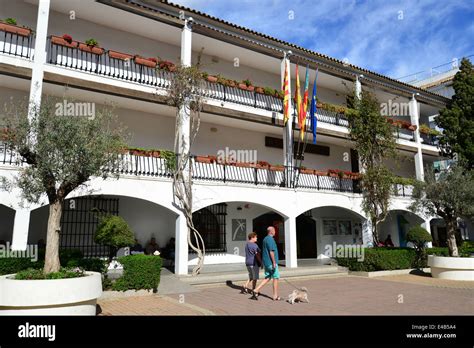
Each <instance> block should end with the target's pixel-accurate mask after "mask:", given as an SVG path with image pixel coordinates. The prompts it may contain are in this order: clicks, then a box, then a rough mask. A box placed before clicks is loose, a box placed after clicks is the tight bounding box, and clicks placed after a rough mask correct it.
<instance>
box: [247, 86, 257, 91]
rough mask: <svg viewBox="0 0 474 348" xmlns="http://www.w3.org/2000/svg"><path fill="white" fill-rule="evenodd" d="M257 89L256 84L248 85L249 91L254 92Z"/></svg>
mask: <svg viewBox="0 0 474 348" xmlns="http://www.w3.org/2000/svg"><path fill="white" fill-rule="evenodd" d="M254 89H255V87H254V86H247V91H250V92H253V91H254Z"/></svg>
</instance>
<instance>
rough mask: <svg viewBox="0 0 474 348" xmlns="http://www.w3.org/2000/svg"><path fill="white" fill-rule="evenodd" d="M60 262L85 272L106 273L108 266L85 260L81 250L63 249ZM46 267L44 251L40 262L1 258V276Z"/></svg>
mask: <svg viewBox="0 0 474 348" xmlns="http://www.w3.org/2000/svg"><path fill="white" fill-rule="evenodd" d="M59 261H60V263H61V266H62V267H67V268H72V267H80V268H82V269H84V270H85V271H92V272H100V273H105V272H106V270H107V267H106V266H107V265H106V262H105V261H104V260H101V259H98V258H91V259H85V258H84V256H83V254H82V252H81V251H80V250H79V249H62V250H60V251H59ZM43 267H44V250H41V251H39V252H38V261H36V262H34V261H31V259H30V258H18V257H7V258H0V275H5V274H13V273H18V272H20V271H23V270H26V269H29V268H30V269H42V268H43Z"/></svg>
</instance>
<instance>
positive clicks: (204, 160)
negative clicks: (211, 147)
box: [196, 156, 212, 163]
mask: <svg viewBox="0 0 474 348" xmlns="http://www.w3.org/2000/svg"><path fill="white" fill-rule="evenodd" d="M196 162H199V163H212V161H211V159H210V158H209V157H206V156H196Z"/></svg>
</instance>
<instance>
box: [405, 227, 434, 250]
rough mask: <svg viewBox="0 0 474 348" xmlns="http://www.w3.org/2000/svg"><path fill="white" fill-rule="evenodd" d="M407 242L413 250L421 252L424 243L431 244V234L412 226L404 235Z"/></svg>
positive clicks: (421, 228)
mask: <svg viewBox="0 0 474 348" xmlns="http://www.w3.org/2000/svg"><path fill="white" fill-rule="evenodd" d="M406 239H407V241H408V242H411V243H413V245H414V246H415V249H417V250H423V249H424V247H425V245H426V243H428V242H432V241H433V239H432V238H431V234H430V233H429V232H428V231H427V230H425V229H424V228H423V227H421V226H413V227H412V228H410V230H409V231H408V233H407V235H406Z"/></svg>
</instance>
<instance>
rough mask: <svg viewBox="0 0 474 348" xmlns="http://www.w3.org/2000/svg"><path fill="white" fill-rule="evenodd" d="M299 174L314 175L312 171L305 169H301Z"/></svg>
mask: <svg viewBox="0 0 474 348" xmlns="http://www.w3.org/2000/svg"><path fill="white" fill-rule="evenodd" d="M300 173H301V174H314V170H313V169H307V168H305V169H301V170H300Z"/></svg>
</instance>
